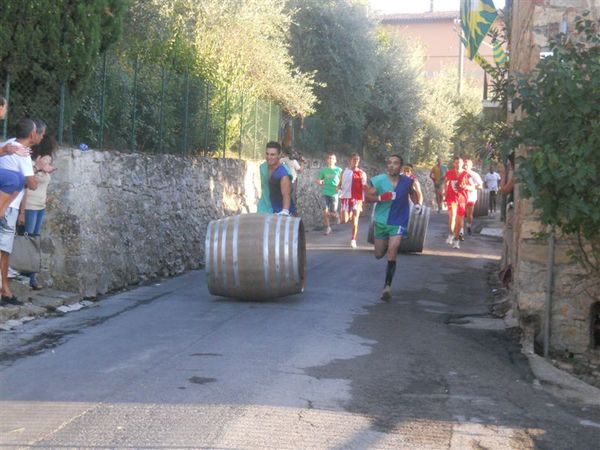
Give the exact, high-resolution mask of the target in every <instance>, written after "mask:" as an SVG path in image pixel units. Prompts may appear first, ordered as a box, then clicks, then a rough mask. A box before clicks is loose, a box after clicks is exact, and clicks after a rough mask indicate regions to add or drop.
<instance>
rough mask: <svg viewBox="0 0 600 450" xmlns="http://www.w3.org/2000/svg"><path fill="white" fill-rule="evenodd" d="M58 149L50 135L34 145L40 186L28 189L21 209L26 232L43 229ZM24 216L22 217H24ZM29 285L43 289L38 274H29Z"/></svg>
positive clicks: (36, 231) (33, 155)
mask: <svg viewBox="0 0 600 450" xmlns="http://www.w3.org/2000/svg"><path fill="white" fill-rule="evenodd" d="M54 150H56V140H55V139H54V138H53V137H52V136H50V135H46V136H44V139H42V141H41V142H40V143H39V144H38V145H35V146H33V148H32V151H33V154H32V155H31V156H32V159H33V169H34V172H35V177H36V178H37V181H38V187H37V189H36V190H35V191H32V190H30V189H27V191H26V195H25V199H24V200H25V201H23V202H22V203H21V205H23V204H25V211H23V209H21V211H20V214H23V213H24V220H25V232H26V233H27V234H30V235H39V234H40V232H41V230H42V222H43V220H44V215H45V213H46V199H47V193H48V185H49V184H50V179H51V176H50V174H51V173H52V172H54V171H55V170H56V168H54V167H53V166H52V155H53V154H54ZM22 218H23V216H21V217H20V219H22ZM29 285H30V286H31V288H32V289H34V290H38V289H41V286H40V285H39V284H38V283H37V274H36V273H31V274H29Z"/></svg>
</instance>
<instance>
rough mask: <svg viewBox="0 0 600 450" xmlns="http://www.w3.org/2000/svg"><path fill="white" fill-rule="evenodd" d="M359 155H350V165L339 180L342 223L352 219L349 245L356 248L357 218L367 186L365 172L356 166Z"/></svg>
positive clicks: (358, 161) (358, 162)
mask: <svg viewBox="0 0 600 450" xmlns="http://www.w3.org/2000/svg"><path fill="white" fill-rule="evenodd" d="M359 164H360V155H359V154H358V153H352V154H351V155H350V165H349V167H347V168H346V169H345V170H344V172H343V173H342V177H341V180H340V185H339V189H340V198H341V200H340V210H341V212H342V223H346V222H349V221H350V220H352V236H351V239H350V246H351V247H352V248H356V235H357V234H358V219H359V218H360V213H361V211H362V208H363V200H364V196H365V194H364V191H365V189H366V188H367V174H366V172H365V171H364V170H362V169H361V168H359V167H358V165H359Z"/></svg>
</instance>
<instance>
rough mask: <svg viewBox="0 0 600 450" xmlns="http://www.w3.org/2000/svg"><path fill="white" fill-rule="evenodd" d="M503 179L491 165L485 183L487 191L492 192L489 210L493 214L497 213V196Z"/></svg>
mask: <svg viewBox="0 0 600 450" xmlns="http://www.w3.org/2000/svg"><path fill="white" fill-rule="evenodd" d="M501 179H502V178H501V177H500V174H499V173H498V172H496V171H495V170H494V166H493V165H492V164H490V171H489V172H488V173H486V174H485V177H484V181H485V187H486V189H487V190H488V191H490V204H489V207H488V208H489V211H490V213H492V214H493V213H495V212H496V195H497V193H498V186H499V183H500V181H501Z"/></svg>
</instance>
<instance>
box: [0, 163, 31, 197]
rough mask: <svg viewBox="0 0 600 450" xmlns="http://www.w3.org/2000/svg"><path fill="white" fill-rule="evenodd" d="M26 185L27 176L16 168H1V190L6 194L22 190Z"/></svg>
mask: <svg viewBox="0 0 600 450" xmlns="http://www.w3.org/2000/svg"><path fill="white" fill-rule="evenodd" d="M24 186H25V177H24V176H23V174H22V173H21V172H17V171H16V170H8V169H0V191H2V192H4V193H6V194H13V193H15V192H21V191H22V190H23V187H24Z"/></svg>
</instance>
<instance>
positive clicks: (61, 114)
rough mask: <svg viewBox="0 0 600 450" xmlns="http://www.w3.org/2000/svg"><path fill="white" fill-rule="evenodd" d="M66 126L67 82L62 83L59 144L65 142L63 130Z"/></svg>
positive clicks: (59, 106) (59, 107)
mask: <svg viewBox="0 0 600 450" xmlns="http://www.w3.org/2000/svg"><path fill="white" fill-rule="evenodd" d="M64 127H65V82H64V81H63V82H62V83H61V84H60V100H59V105H58V144H59V145H62V144H63V132H64Z"/></svg>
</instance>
